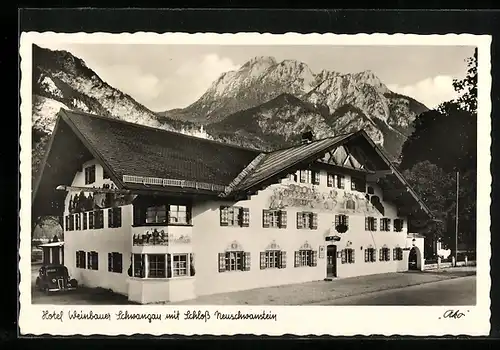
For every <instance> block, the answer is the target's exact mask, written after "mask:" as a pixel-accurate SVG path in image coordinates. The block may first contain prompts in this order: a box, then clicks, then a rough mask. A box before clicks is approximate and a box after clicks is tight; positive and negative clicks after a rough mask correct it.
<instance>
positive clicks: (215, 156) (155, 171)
mask: <svg viewBox="0 0 500 350" xmlns="http://www.w3.org/2000/svg"><path fill="white" fill-rule="evenodd" d="M61 115H62V118H63V119H64V120H66V121H67V122H68V124H70V125H73V126H74V128H73V130H74V131H75V133H76V134H78V135H79V136H80V137H81V138H83V139H84V140H85V141H86V142H87V143H88V146H90V147H91V148H92V149H94V150H95V152H97V154H98V155H99V156H100V157H99V158H101V159H100V160H101V161H102V162H104V163H105V164H106V165H108V166H109V168H110V170H111V171H112V172H113V173H114V174H115V175H116V177H117V178H119V179H122V178H123V175H131V176H143V177H156V178H170V179H182V180H187V181H197V182H205V183H213V184H218V185H228V184H229V183H230V182H231V181H232V180H233V179H234V178H235V177H236V176H237V175H238V173H239V172H240V171H241V170H242V169H244V168H245V166H246V165H247V164H248V163H250V162H251V161H252V159H254V158H255V157H256V156H257V155H258V154H259V151H256V150H252V149H247V148H242V147H237V146H232V145H229V144H225V143H221V142H215V141H211V140H207V139H202V138H198V137H192V136H187V135H184V134H180V133H176V132H172V131H166V130H162V129H157V128H152V127H147V126H143V125H139V124H134V123H129V122H124V121H122V120H118V119H112V118H107V117H100V116H95V115H91V114H87V113H82V112H74V111H68V110H62V111H61Z"/></svg>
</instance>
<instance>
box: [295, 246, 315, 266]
mask: <svg viewBox="0 0 500 350" xmlns="http://www.w3.org/2000/svg"><path fill="white" fill-rule="evenodd" d="M317 259H318V256H317V252H316V251H315V250H311V249H301V250H298V251H296V252H295V267H303V266H310V267H314V266H317Z"/></svg>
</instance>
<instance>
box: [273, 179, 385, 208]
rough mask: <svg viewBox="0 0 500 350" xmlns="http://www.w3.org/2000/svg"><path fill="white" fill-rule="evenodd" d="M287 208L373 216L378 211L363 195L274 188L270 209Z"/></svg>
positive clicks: (281, 187)
mask: <svg viewBox="0 0 500 350" xmlns="http://www.w3.org/2000/svg"><path fill="white" fill-rule="evenodd" d="M287 207H300V208H309V209H314V210H317V211H333V212H338V213H343V212H345V213H348V212H350V213H353V212H356V213H364V214H371V213H374V212H375V211H376V210H377V209H376V208H375V206H374V205H373V204H372V203H370V201H369V200H368V199H367V198H366V197H365V195H364V194H363V193H355V192H354V193H350V192H345V191H341V190H337V189H335V188H332V189H329V190H328V191H324V192H320V191H319V190H318V189H317V188H315V187H308V186H301V185H297V184H290V185H281V186H279V187H276V188H274V190H273V193H272V195H271V197H270V199H269V208H270V209H284V208H287Z"/></svg>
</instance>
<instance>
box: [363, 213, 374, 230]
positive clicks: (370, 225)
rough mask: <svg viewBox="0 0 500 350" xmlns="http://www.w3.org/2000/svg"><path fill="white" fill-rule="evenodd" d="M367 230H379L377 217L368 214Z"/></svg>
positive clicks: (366, 220)
mask: <svg viewBox="0 0 500 350" xmlns="http://www.w3.org/2000/svg"><path fill="white" fill-rule="evenodd" d="M365 230H366V231H377V218H374V217H371V216H368V217H366V218H365Z"/></svg>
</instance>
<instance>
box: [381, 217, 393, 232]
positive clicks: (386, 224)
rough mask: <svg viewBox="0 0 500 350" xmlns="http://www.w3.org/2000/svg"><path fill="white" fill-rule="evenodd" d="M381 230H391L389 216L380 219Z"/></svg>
mask: <svg viewBox="0 0 500 350" xmlns="http://www.w3.org/2000/svg"><path fill="white" fill-rule="evenodd" d="M380 230H381V231H390V230H391V219H388V218H382V219H380Z"/></svg>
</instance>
